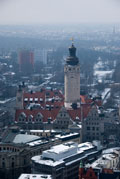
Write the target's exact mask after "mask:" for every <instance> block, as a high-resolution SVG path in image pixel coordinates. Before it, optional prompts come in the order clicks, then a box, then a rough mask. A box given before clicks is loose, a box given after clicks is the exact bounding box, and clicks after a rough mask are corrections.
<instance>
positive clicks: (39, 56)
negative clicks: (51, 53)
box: [34, 49, 48, 65]
mask: <svg viewBox="0 0 120 179" xmlns="http://www.w3.org/2000/svg"><path fill="white" fill-rule="evenodd" d="M47 53H48V50H46V49H36V50H34V55H35V61H39V62H42V63H43V64H44V65H46V64H47Z"/></svg>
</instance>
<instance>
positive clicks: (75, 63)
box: [64, 44, 80, 108]
mask: <svg viewBox="0 0 120 179" xmlns="http://www.w3.org/2000/svg"><path fill="white" fill-rule="evenodd" d="M69 53H70V55H69V56H68V57H67V59H66V64H65V66H64V81H65V85H64V88H65V107H66V108H71V106H72V105H76V106H78V107H79V106H80V64H79V59H78V58H77V57H76V48H75V47H74V45H73V44H72V46H71V47H70V48H69Z"/></svg>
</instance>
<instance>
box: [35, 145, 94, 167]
mask: <svg viewBox="0 0 120 179" xmlns="http://www.w3.org/2000/svg"><path fill="white" fill-rule="evenodd" d="M89 149H90V150H89ZM91 149H93V150H91ZM94 149H95V146H93V145H92V143H90V142H86V143H83V144H80V145H78V144H77V143H75V142H67V143H64V144H59V145H56V146H53V147H51V149H49V150H46V151H43V152H42V155H39V156H34V157H32V161H34V162H35V163H39V164H43V165H49V166H56V165H59V164H61V163H64V162H65V161H64V159H65V158H69V157H70V156H75V155H77V154H83V155H80V157H78V158H79V159H78V160H80V158H84V157H85V156H87V155H89V154H92V153H96V152H97V150H94ZM86 150H89V151H88V152H85V153H84V151H86ZM75 160H76V159H75ZM70 162H74V160H72V161H69V162H68V165H69V163H70Z"/></svg>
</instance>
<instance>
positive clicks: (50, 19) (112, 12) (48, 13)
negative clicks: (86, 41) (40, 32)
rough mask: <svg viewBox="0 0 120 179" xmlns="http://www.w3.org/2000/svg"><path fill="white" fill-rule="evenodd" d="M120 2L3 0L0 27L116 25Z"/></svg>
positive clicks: (93, 0)
mask: <svg viewBox="0 0 120 179" xmlns="http://www.w3.org/2000/svg"><path fill="white" fill-rule="evenodd" d="M119 17H120V3H119V0H74V1H73V0H20V1H18V0H1V1H0V24H11V25H12V24H41V23H43V24H44V23H47V24H51V23H53V24H54V23H57V24H59V23H117V22H120V18H119Z"/></svg>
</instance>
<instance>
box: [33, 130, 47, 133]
mask: <svg viewBox="0 0 120 179" xmlns="http://www.w3.org/2000/svg"><path fill="white" fill-rule="evenodd" d="M30 132H34V133H37V132H40V133H41V132H42V133H43V132H50V130H30Z"/></svg>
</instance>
